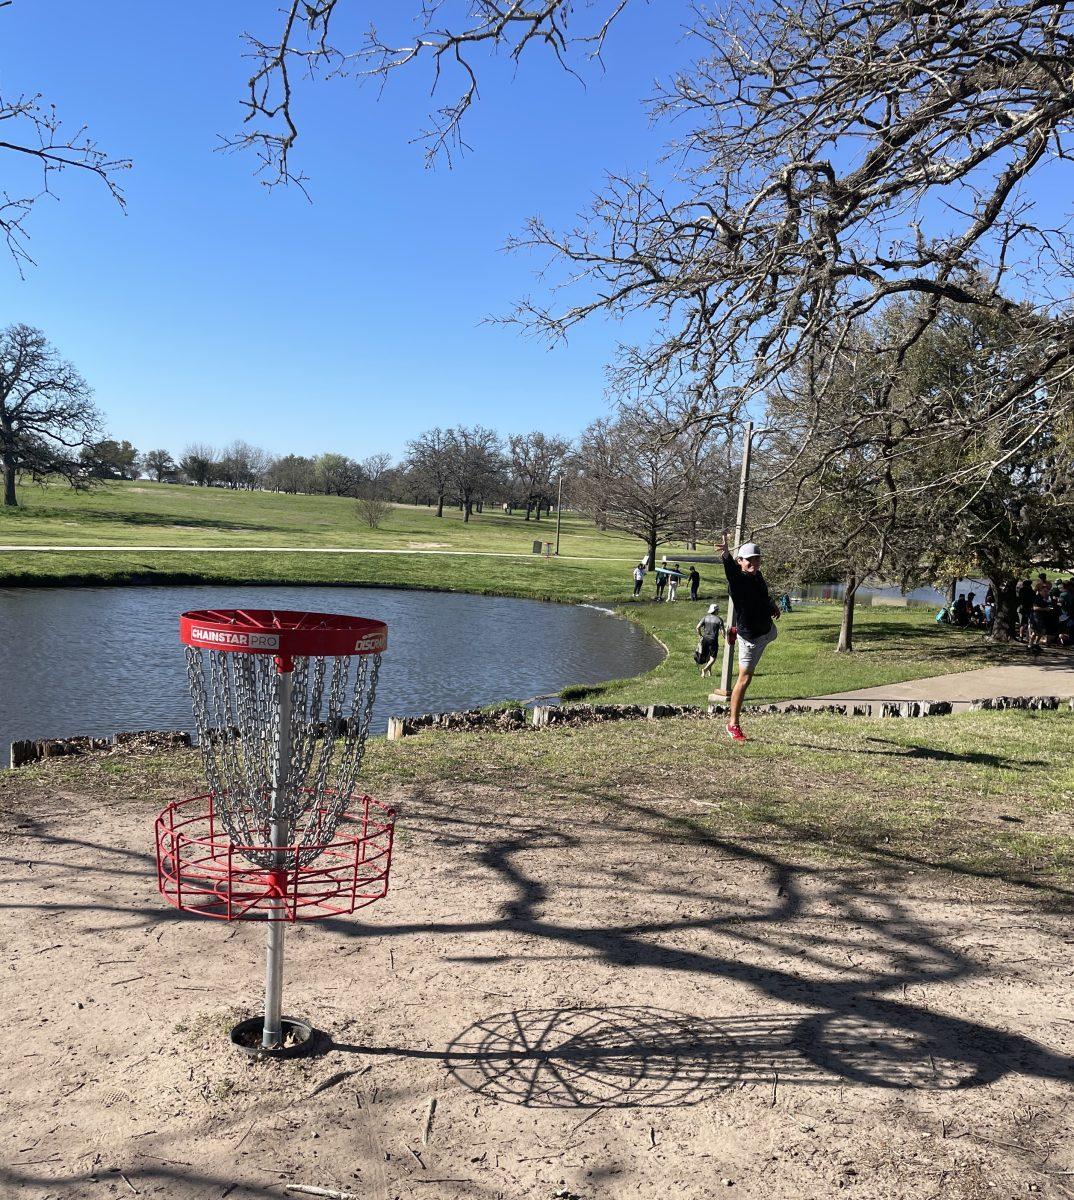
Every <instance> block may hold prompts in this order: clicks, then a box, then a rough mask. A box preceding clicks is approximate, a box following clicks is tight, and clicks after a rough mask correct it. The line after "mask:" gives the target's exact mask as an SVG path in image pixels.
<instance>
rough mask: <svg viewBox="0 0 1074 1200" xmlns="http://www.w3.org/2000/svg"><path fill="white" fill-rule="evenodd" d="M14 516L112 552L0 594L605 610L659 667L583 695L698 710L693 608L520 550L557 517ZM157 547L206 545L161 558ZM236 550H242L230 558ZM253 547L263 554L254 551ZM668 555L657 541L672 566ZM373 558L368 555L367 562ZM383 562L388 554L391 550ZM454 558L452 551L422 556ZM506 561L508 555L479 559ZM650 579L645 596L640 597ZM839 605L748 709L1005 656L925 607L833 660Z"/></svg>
mask: <svg viewBox="0 0 1074 1200" xmlns="http://www.w3.org/2000/svg"><path fill="white" fill-rule="evenodd" d="M19 496H20V507H19V508H17V509H15V510H2V509H0V545H12V546H19V545H33V546H62V545H75V546H94V547H100V546H121V547H126V548H125V549H122V550H120V551H115V552H113V551H101V550H77V551H62V550H55V551H54V550H46V551H34V552H25V551H22V552H20V551H18V550H8V551H2V552H0V587H2V586H27V585H42V586H45V585H71V584H85V585H89V584H131V583H161V584H163V583H176V584H179V583H202V582H207V583H253V584H258V583H260V584H266V585H267V584H273V583H280V584H293V583H309V584H321V585H351V586H354V585H366V586H384V587H415V588H433V589H442V590H448V591H466V592H476V593H486V594H499V595H513V596H524V597H530V598H534V599H547V600H559V601H590V602H596V603H598V604H603V605H608V606H613V607H616V608H617V609H618V611H620V612H622V613H623V614H624V615H625V616H627V617H629V618H630V619H632V620H635V621H637V622H638V623H639V624H641V625H642V626H643V627H644V628H646V629H647V630H649V631H650V632H651V633H652V634H653V635H654V636H655V637H657V638H659V639H660V641H662V642H663V643H664V645H665V646H667V648H668V650H669V654H668V657H667V658H666V659H665V661H664V662H663V663H661V665H660V666H659V667H657V669H656V670H655V671H652V672H650V673H649V674H648V675H645V676H642V677H640V678H637V679H633V680H625V681H622V682H619V683H614V684H611V685H607V686H605V687H603V688H601V689H599V690H598V691H597V692H594V693H593V695H598V694H600V695H603V696H604V697H606V698H607V699H609V700H615V701H622V702H630V703H635V702H643V703H655V702H672V703H700V702H703V701H704V699H705V697H706V695H707V694H708V692H709V691H710V690H711V689H712V687H714V686H715V683H711V684H710V683H709V682H708V681H702V680H700V678H699V676H698V674H697V670H696V668H695V667H694V664H693V660H692V657H691V655H692V652H693V649H694V646H695V644H696V636H695V633H694V626H695V624H696V623H697V620H698V619H699V617H700V616H701V613H702V612H703V611H704V605H703V604H691V603H689V602H688V601H679V602H677V603H675V604H659V605H658V604H655V603H653V602H651V601H646V602H644V603H635V602H633V601H632V600H631V599H630V596H631V592H632V586H633V585H632V580H631V567H632V565H633V563H634V562H636V561H637V559H638V557H639V555H640V553H641V552H642V546H641V543H640V542H639V541H638V540H637V539H634V538H630V537H628V536H626V535H625V534H619V533H612V532H605V533H602V532H600V531H599V530H597V529H596V528H595V527H594V526H593V524H592V522H591V521H587V520H585V519H584V518H582V517H579V516H577V515H575V514H573V513H565V514H564V518H563V530H562V537H561V544H560V551H561V557H560V558H558V559H551V560H548V559H544V558H542V557H536V556H534V555H533V554H532V553H531V549H532V543H533V541H534V540H548V539H554V537H555V522H554V520H551V519H548V518H545V520H543V521H541V522H539V523H538V522H536V521H529V522H527V521H525V520H524V518H523V516H522V515H521V514H517V513H516V514H515V515H513V516H505V515H504V514H503V513H502V511H500V510H499V509H493V510H490V511H487V512H485V513H481V514H475V515H474V517H473V519H472V520H471V521H470V522H469V523H468V524H467V523H464V522H463V521H462V518H461V514H460V513H459V512H458V510H457V509H454V508H449V509H447V510H445V513H444V516H443V518H440V519H438V518H437V517H435V516H434V515H433V510H432V509H429V508H419V507H413V506H406V505H397V506H395V507H394V508H393V510H392V512H391V515H390V516H389V518H388V519H387V521H386V522H385V523H384V525H383V526H382V527H381V528H380V529H376V530H372V529H369V528H368V526H365V525H363V524H362V523H361V521H360V518H359V515H358V512H357V507H356V505H355V502H354V501H353V500H347V499H342V498H340V497H335V496H285V495H276V494H273V493H269V492H239V491H228V490H225V489H221V488H193V487H179V486H174V485H167V484H154V483H148V482H144V481H140V482H138V483H122V484H110V485H107V486H104V487H100V488H95V489H93V490H91V491H89V492H74V491H72V490H71V489H70V488H66V487H60V486H50V487H45V488H41V487H35V486H24V487H22V488H21V489H20V493H19ZM153 546H175V547H217V548H218V550H217V551H215V552H200V553H199V552H196V551H190V552H184V553H168V552H164V551H157V550H152V549H147V548H146V547H153ZM229 547H243V548H245V549H229ZM254 547H267V548H268V549H265V550H260V551H259V550H256V549H253V548H254ZM282 547H292V548H295V547H300V548H305V549H309V550H314V551H316V550H317V548H318V547H321V548H330V547H331V548H344V549H359V548H362V549H369V550H372V551H373V553H369V554H364V553H363V554H319V553H288V551H287V550H286V549H281V548H282ZM675 549H676V548H675V547H673V546H668V547H666V551H667V553H668V556H669V557H670V558H671V559H672V561H674V557H675ZM378 551H379V552H380V553H378ZM387 551H392V553H387ZM422 551H450V552H452V553H443V554H437V553H422ZM493 555H495V556H499V555H508V556H514V555H517V557H491V556H493ZM700 570H701V574H702V581H703V582H702V595H703V596H704V598H705V601H706V602H707V601H708V600H710V599H716V600H718V601H719V602H720V604H721V607H722V606H723V605H724V604H725V589H724V587H723V581H722V571H721V569H720V567H719V566H718V565H703V566H702V567H701V568H700ZM652 588H653V583H652V576H650V577H649V579H648V580H647V581H646V595H648V596H651V595H652ZM838 621H839V613H838V609H837V608H834V607H830V606H814V607H811V608H809V609H807V610H804V611H801V612H797V613H794V614H792V615H791V616H790V617H788V618H784V620H783V622H782V623H781V626H780V638H779V640H778V641H777V642H776V644H775V645H774V646H773V647H772V649H771V650H770V651H769V652H768V653H767V655H766V657H765V660H764V664H763V666H762V669H761V671H760V672H759V673H758V677H757V681H756V683H755V685H754V689H753V692H752V694H751V699H754V700H762V699H775V698H780V699H784V698H789V697H794V696H806V695H821V694H824V693H828V692H834V691H839V690H841V689H852V688H860V687H868V686H871V685H875V684H883V683H894V682H899V681H902V680H906V679H913V678H918V677H921V676H923V675H933V674H941V673H944V672H947V671H957V670H961V669H965V668H969V667H975V666H982V665H987V664H990V663H994V662H997V661H1003V660H1004V659H1005V658H1007V657H1009V656H1010V654H1011V653H1015V654H1016V653H1018V651H1017V650H1016V651H1013V652H1012V651H1003V650H1001V649H999V648H996V647H992V646H989V645H988V644H987V643H985V642H984V640H983V639H982V638H981V637H980V636H978V635H973V634H967V633H963V632H959V631H954V630H951V629H946V628H939V627H937V626H935V625H934V624H933V623H932V620H931V616H930V614H929V613H927V612H921V611H912V610H905V609H902V610H900V609H875V610H874V609H870V608H860V609H859V615H858V619H857V630H858V633H857V641H856V645H857V650H856V652H855V653H854V654H852V655H836V654H835V653H834V645H835V640H836V635H837V632H838Z"/></svg>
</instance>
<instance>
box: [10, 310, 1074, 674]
mask: <svg viewBox="0 0 1074 1200" xmlns="http://www.w3.org/2000/svg"><path fill="white" fill-rule="evenodd" d="M921 303H922V302H921V301H917V300H902V301H898V302H892V303H891V304H889V305H887V306H885V307H884V308H882V309H880V310H878V311H877V313H876V314H875V315H874V317H873V318H872V320H871V321H870V322H869V323H868V324H865V325H862V326H860V327H858V328H857V329H856V331H855V333H854V335H853V336H847V335H845V334H844V335H842V336H841V337H840V338H838V339H833V341H832V343H831V345H821V346H820V347H818V350H817V352H816V354H815V355H813V356H812V357H808V358H804V359H802V360H801V361H799V362H798V363H797V364H796V365H795V366H794V367H793V368H791V369H790V370H788V371H787V372H786V373H785V374H784V375H783V376H782V377H781V378H780V379H779V381H778V383H777V384H774V385H773V387H772V388H771V390H770V392H769V394H768V395H767V396H766V398H765V408H764V418H763V419H764V422H765V424H764V428H763V429H762V430H761V435H760V436H759V437H758V438H757V440H756V443H755V448H754V465H753V482H752V490H751V500H750V505H749V509H748V514H747V521H746V528H745V530H744V532H745V534H746V535H747V536H751V537H755V538H756V539H757V540H760V541H762V542H763V543H764V545H765V551H766V557H765V572H766V577H767V578H769V580H770V582H771V583H772V584H774V585H775V586H777V587H779V588H780V589H783V588H785V587H793V586H794V585H797V584H805V583H810V582H814V581H816V582H821V581H824V582H828V581H833V580H838V581H841V582H842V583H843V584H844V585H845V589H844V590H845V602H844V612H843V622H842V628H841V630H840V635H839V642H838V648H839V649H840V650H843V651H850V650H852V649H853V645H854V638H853V633H854V603H855V596H856V594H857V591H858V589H859V588H860V586H861V585H862V584H863V583H864V582H866V581H867V580H883V581H887V582H898V583H901V584H902V585H903V586H904V587H906V588H910V587H913V586H917V585H920V584H925V583H932V584H937V585H941V586H945V587H946V586H947V585H948V584H949V583H950V581H951V580H952V579H956V578H959V577H965V576H978V575H979V576H981V577H983V578H985V579H987V580H988V582H989V583H990V584H991V587H992V590H993V592H994V596H995V600H996V605H997V610H998V614H999V616H998V620H997V622H996V624H995V631H994V636H997V637H1004V636H1006V635H1007V634H1008V633H1009V631H1010V629H1011V627H1012V624H1013V619H1014V604H1015V602H1014V592H1015V582H1016V576H1017V575H1018V574H1019V573H1020V572H1025V571H1026V570H1027V569H1029V568H1036V569H1042V568H1051V569H1068V570H1069V569H1070V568H1071V567H1072V566H1074V483H1072V481H1074V423H1072V422H1070V421H1061V420H1057V419H1056V418H1055V413H1056V412H1057V411H1059V410H1061V409H1062V407H1063V405H1064V404H1068V405H1069V404H1070V401H1069V400H1063V399H1060V398H1057V396H1056V395H1055V394H1053V393H1067V392H1070V390H1071V388H1072V382H1071V380H1069V379H1068V378H1067V377H1066V375H1065V374H1063V373H1059V374H1058V375H1057V376H1056V377H1055V378H1054V379H1051V378H1049V379H1046V380H1044V381H1042V383H1041V385H1040V387H1039V388H1038V390H1037V392H1036V393H1034V395H1033V396H1031V397H1027V398H1023V400H1022V402H1021V409H1020V416H1021V419H1022V420H1024V421H1026V422H1028V423H1029V425H1028V427H1029V429H1030V430H1031V432H1030V433H1027V434H1026V435H1025V436H1024V437H1023V438H1022V440H1021V441H1020V442H1019V443H1018V444H1017V445H1015V446H1013V447H1010V446H1005V445H1004V442H1003V435H1002V433H997V432H996V430H995V428H994V427H993V426H991V425H990V424H989V423H988V422H987V421H986V420H985V419H984V414H985V412H986V411H987V410H988V409H989V407H990V406H991V404H992V403H993V400H994V398H995V395H996V393H997V391H999V392H1002V391H1003V389H1004V388H1005V387H1006V385H1007V382H1008V380H1010V379H1011V378H1013V377H1015V376H1017V375H1018V374H1019V373H1020V372H1021V371H1022V370H1023V364H1022V359H1023V358H1024V356H1025V355H1026V354H1031V353H1035V347H1034V346H1032V345H1027V342H1026V339H1025V336H1024V331H1023V330H1022V329H1021V327H1020V325H1019V322H1018V321H1017V320H1015V319H1011V318H1008V317H1005V316H1003V315H996V314H993V313H981V312H979V311H976V310H973V309H967V308H962V307H959V306H957V305H954V304H948V305H945V306H941V312H940V314H939V316H938V318H936V319H934V320H932V321H931V322H929V323H927V324H926V323H923V321H922V314H921V313H920V311H919V309H920V305H921ZM908 330H916V331H917V332H916V336H915V338H914V341H913V345H912V347H911V348H910V349H909V350H907V349H905V342H906V341H907V339H908V337H909V334H908V332H907V331H908ZM720 404H721V405H723V406H725V407H727V406H730V407H733V406H734V401H733V400H726V401H721V402H720ZM703 412H704V406H703V405H701V403H700V401H699V399H698V397H697V395H696V392H695V391H692V390H686V391H683V392H681V393H676V392H672V391H667V392H665V393H664V394H662V395H660V396H659V397H657V398H654V397H653V396H651V395H650V396H649V397H647V398H643V399H635V400H633V401H632V402H631V403H620V404H619V405H618V406H616V407H615V409H614V411H613V412H612V413H611V415H609V416H608V417H606V418H601V419H599V420H596V421H594V422H593V423H592V424H590V426H589V427H588V428H587V429H586V430H585V431H584V432H583V433H582V435H581V436H580V437H579V438H578V439H577V440H575V441H573V442H572V441H571V440H569V439H567V438H565V437H560V436H556V435H553V434H548V433H545V432H543V431H540V430H533V431H531V432H529V433H520V434H514V435H511V436H509V437H506V438H504V437H501V436H500V435H499V434H498V433H496V432H495V431H493V430H491V429H488V428H485V427H484V426H481V425H456V426H452V427H449V428H441V427H436V428H433V429H428V430H426V431H424V432H423V433H421V434H419V435H418V436H417V437H415V438H413V439H412V440H411V441H409V442H408V443H407V446H406V452H405V454H404V456H403V457H402V459H401V461H399V462H397V463H393V462H392V459H391V458H390V456H388V455H387V454H372V455H369V456H367V457H365V458H361V459H357V458H351V457H349V456H348V455H345V454H342V453H339V452H338V451H333V452H326V453H323V454H319V455H311V456H303V455H297V454H287V455H280V456H278V455H273V454H271V453H269V452H268V451H266V450H264V449H261V448H260V447H257V446H252V445H250V444H249V443H247V442H245V441H241V440H237V441H233V442H231V443H230V444H228V445H226V446H222V447H216V446H212V445H210V444H207V443H203V442H194V443H191V444H190V445H188V446H186V447H185V448H184V449H183V451H182V453H181V454H179V455H178V456H173V454H172V453H171V452H170V451H169V450H167V449H153V450H148V451H146V452H139V451H138V449H137V448H136V447H135V446H133V445H132V444H131V443H130V442H129V441H125V440H118V439H116V438H113V437H108V436H104V435H103V434H102V417H101V414H100V413H99V411H98V410H97V409H96V408H95V407H94V405H93V403H92V399H91V393H90V390H89V388H88V386H87V384H86V383H85V381H84V380H83V379H82V377H81V375H80V374H79V373H78V371H77V370H76V369H75V368H74V367H73V366H72V365H71V364H70V363H67V362H65V361H64V360H63V359H61V358H60V356H59V354H58V353H57V352H56V351H55V349H54V348H53V347H51V346H50V345H49V344H48V342H47V341H46V339H45V336H44V334H42V333H41V332H40V331H39V330H35V329H31V328H29V327H28V326H25V325H15V326H11V327H9V328H8V329H6V330H3V331H0V466H2V474H3V485H4V503H5V505H8V506H11V505H14V504H16V502H17V496H16V484H17V482H19V481H21V480H27V479H29V480H46V479H50V478H60V479H65V480H67V481H68V482H69V483H71V484H72V485H73V486H75V487H89V486H92V485H93V484H94V483H95V482H98V481H107V480H124V479H127V480H131V479H137V478H139V477H140V475H142V474H145V475H147V476H149V478H151V479H153V480H155V481H157V482H160V483H171V484H176V485H179V484H186V485H190V486H197V487H206V488H207V487H218V488H229V489H247V490H253V489H259V490H267V491H273V492H280V493H289V494H298V493H305V494H311V495H323V496H338V497H348V498H351V499H353V500H354V501H355V502H356V511H357V517H358V519H359V520H361V521H362V522H364V523H366V524H368V525H369V526H370V527H372V528H376V527H377V526H379V525H380V524H381V523H382V522H383V521H384V520H385V519H386V518H387V516H388V514H389V513H390V511H391V506H392V504H393V503H406V504H423V505H428V506H429V507H431V508H433V509H434V511H435V515H436V517H438V518H442V517H443V516H444V512H445V508H446V507H448V506H450V507H453V508H455V509H457V510H458V511H459V512H460V513H461V515H462V519H463V521H464V522H469V521H470V520H471V518H472V517H473V516H474V514H475V513H476V514H481V513H483V512H484V511H485V509H486V506H495V507H496V508H497V509H499V510H501V511H507V512H509V513H514V512H516V511H517V512H519V513H520V514H521V515H522V516H523V517H524V519H525V520H526V521H530V520H533V521H540V520H541V519H542V517H545V516H547V514H548V513H549V512H550V511H551V510H552V509H553V507H554V505H555V504H556V503H557V496H558V494H559V489H560V487H562V489H563V496H564V499H565V502H566V504H567V506H568V507H570V508H571V509H573V510H575V511H577V512H579V513H582V514H584V515H586V516H588V517H590V518H591V519H592V520H593V522H594V523H595V525H596V526H597V527H598V528H599V529H614V530H619V531H622V532H625V533H628V534H631V535H633V536H634V537H636V538H638V539H639V541H640V542H641V545H640V546H639V558H645V559H647V560H648V562H649V564H650V565H653V564H655V562H656V559H657V555H658V552H659V549H660V547H661V546H669V545H674V544H678V545H680V546H681V547H682V549H683V552H684V553H685V552H687V551H689V550H692V549H706V550H710V549H711V543H712V541H713V540H715V538H716V536H717V535H718V534H719V533H720V531H722V530H724V529H728V530H730V529H731V528H732V527H733V526H734V523H735V515H736V507H737V495H738V485H739V470H740V464H741V459H742V440H741V429H742V427H741V425H740V424H739V423H737V422H725V423H721V422H716V421H714V420H711V419H706V418H704V416H703ZM975 412H979V413H980V414H981V420H980V422H979V423H978V425H977V428H976V433H975V435H974V436H973V437H972V438H968V439H963V440H961V441H958V442H953V441H952V440H951V438H950V437H949V436H948V432H947V431H948V430H949V429H950V427H951V425H952V423H953V422H956V423H958V424H964V423H966V422H969V423H971V424H972V423H973V414H974V413H975ZM924 417H927V418H928V420H927V421H924ZM986 462H987V463H990V464H991V466H990V468H989V470H987V471H982V470H981V469H980V468H981V465H982V464H983V463H986Z"/></svg>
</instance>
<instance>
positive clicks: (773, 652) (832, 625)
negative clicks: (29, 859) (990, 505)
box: [573, 602, 1025, 704]
mask: <svg viewBox="0 0 1074 1200" xmlns="http://www.w3.org/2000/svg"><path fill="white" fill-rule="evenodd" d="M721 607H722V602H721ZM619 611H621V612H622V613H623V614H624V615H626V616H628V617H630V618H631V619H632V620H634V621H636V622H637V623H638V624H639V625H641V626H642V627H643V628H644V629H646V630H648V631H649V632H650V633H651V634H652V635H653V636H654V637H656V638H659V640H660V641H661V642H663V644H664V645H665V646H666V647H667V648H668V654H667V657H666V658H665V659H664V661H663V662H662V663H660V665H659V666H658V667H657V668H656V669H655V670H653V671H650V672H649V673H648V674H647V675H641V676H638V677H637V678H634V679H624V680H615V681H613V682H611V683H608V684H604V685H601V686H599V687H596V688H590V689H585V690H584V691H582V690H575V691H574V692H573V694H574V695H575V696H576V697H577V698H584V699H587V700H591V701H597V702H599V701H601V700H607V701H609V702H614V703H623V704H657V703H665V704H697V703H699V702H700V699H701V698H703V697H704V696H706V695H707V694H708V693H709V692H710V691H712V690H713V689H714V688H715V687H716V686H718V684H719V671H718V670H715V669H714V675H713V676H712V677H710V678H709V679H701V678H700V676H699V673H698V669H697V667H696V666H695V665H694V661H693V652H694V647H695V646H696V645H697V633H696V630H695V626H696V624H697V621H698V620H699V619H700V617H701V615H702V613H703V612H704V611H705V606H704V605H703V604H689V603H675V604H654V603H645V604H631V603H627V604H624V605H622V606H620V608H619ZM840 616H841V613H840V609H839V608H838V606H835V605H813V606H810V607H809V608H801V609H798V610H796V611H795V612H792V613H790V614H788V615H786V616H784V617H783V618H782V619H781V620H780V622H779V637H778V638H777V639H776V641H775V642H774V643H773V645H772V646H771V647H770V648H769V649H768V650H766V651H765V656H764V659H763V661H762V663H761V667H760V669H759V671H758V672H757V676H756V679H755V680H754V683H753V686H752V688H751V689H750V702H751V703H759V702H761V701H765V700H787V699H792V698H794V697H797V696H825V695H830V694H832V693H834V692H839V691H854V690H857V689H858V688H866V687H876V686H879V685H880V684H885V683H901V682H903V681H904V680H907V679H920V678H922V677H923V676H926V675H943V674H947V673H948V672H951V671H968V670H972V669H974V668H977V667H986V666H995V665H997V664H1000V663H1003V662H1008V661H1012V660H1017V661H1022V660H1023V659H1024V656H1025V651H1024V649H1023V648H1022V647H1020V646H1015V647H1013V648H1012V647H1006V646H997V645H993V644H992V643H990V642H989V641H987V639H985V638H984V637H983V636H981V635H980V634H978V633H972V632H969V631H966V630H956V629H951V628H950V627H948V626H942V625H937V624H936V623H935V622H934V621H932V619H931V618H930V616H929V614H928V613H921V612H920V611H915V610H911V609H892V608H875V609H874V608H859V609H858V613H857V617H856V620H855V629H856V633H855V647H856V649H855V651H854V653H853V654H836V652H835V647H836V643H837V640H838V636H839V622H840Z"/></svg>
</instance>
